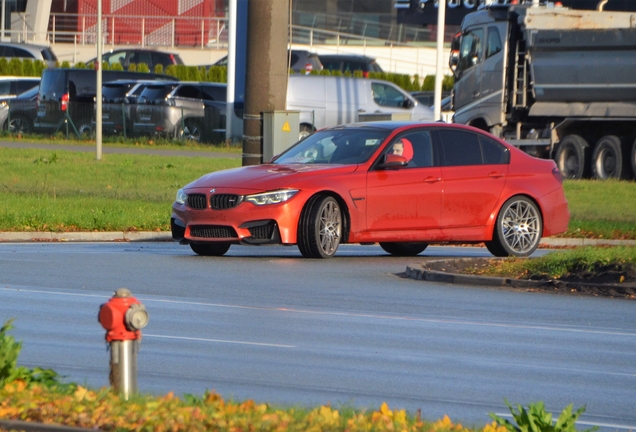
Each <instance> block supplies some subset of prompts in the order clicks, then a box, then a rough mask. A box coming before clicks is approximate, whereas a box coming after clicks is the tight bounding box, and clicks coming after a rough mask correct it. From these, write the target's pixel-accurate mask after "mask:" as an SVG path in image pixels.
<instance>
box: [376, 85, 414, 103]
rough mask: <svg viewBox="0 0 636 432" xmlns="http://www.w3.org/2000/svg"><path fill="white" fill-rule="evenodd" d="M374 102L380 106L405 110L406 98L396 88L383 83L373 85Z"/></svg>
mask: <svg viewBox="0 0 636 432" xmlns="http://www.w3.org/2000/svg"><path fill="white" fill-rule="evenodd" d="M371 92H372V93H373V100H374V101H375V103H377V104H378V105H380V106H385V107H394V108H404V105H405V102H406V96H405V95H403V94H402V93H400V91H399V90H397V89H396V88H394V87H391V86H389V85H386V84H382V83H377V82H374V83H371Z"/></svg>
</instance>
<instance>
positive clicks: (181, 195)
mask: <svg viewBox="0 0 636 432" xmlns="http://www.w3.org/2000/svg"><path fill="white" fill-rule="evenodd" d="M187 200H188V194H186V193H185V192H184V191H183V189H179V190H178V191H177V198H175V201H176V202H177V204H185V202H186V201H187Z"/></svg>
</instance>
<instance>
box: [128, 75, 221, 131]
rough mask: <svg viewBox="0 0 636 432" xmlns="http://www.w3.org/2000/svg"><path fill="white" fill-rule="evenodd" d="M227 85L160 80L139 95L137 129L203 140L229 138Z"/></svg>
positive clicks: (135, 128)
mask: <svg viewBox="0 0 636 432" xmlns="http://www.w3.org/2000/svg"><path fill="white" fill-rule="evenodd" d="M226 101H227V84H223V83H211V82H180V83H157V84H150V85H147V86H146V88H144V90H143V91H142V92H141V94H140V95H139V99H138V101H137V109H136V114H135V123H134V125H133V131H134V133H135V134H136V135H160V136H165V137H169V138H175V139H182V138H185V139H190V140H194V141H200V142H221V141H224V140H225V108H226Z"/></svg>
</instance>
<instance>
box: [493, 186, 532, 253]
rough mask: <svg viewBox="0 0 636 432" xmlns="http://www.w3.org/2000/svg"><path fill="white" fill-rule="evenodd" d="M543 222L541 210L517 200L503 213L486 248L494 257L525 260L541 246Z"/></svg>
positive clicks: (517, 197)
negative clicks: (513, 257)
mask: <svg viewBox="0 0 636 432" xmlns="http://www.w3.org/2000/svg"><path fill="white" fill-rule="evenodd" d="M542 231H543V221H542V219H541V214H540V212H539V209H538V207H537V206H536V204H535V203H534V202H532V201H531V200H530V199H528V198H526V197H523V196H516V197H512V198H510V199H509V200H508V201H506V202H505V203H504V205H503V207H501V210H500V211H499V215H498V216H497V222H496V225H495V230H494V232H493V236H492V240H491V241H488V242H486V247H487V248H488V250H489V251H490V253H492V254H493V255H494V256H498V257H507V256H517V257H525V256H528V255H530V254H532V253H533V252H534V251H535V250H536V249H537V247H538V246H539V241H540V240H541V232H542Z"/></svg>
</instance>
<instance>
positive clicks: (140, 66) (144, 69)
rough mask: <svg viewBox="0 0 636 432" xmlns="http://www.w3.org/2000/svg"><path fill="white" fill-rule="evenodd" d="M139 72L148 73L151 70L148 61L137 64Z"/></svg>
mask: <svg viewBox="0 0 636 432" xmlns="http://www.w3.org/2000/svg"><path fill="white" fill-rule="evenodd" d="M137 72H145V73H148V72H150V68H149V67H148V65H147V64H146V63H139V64H137Z"/></svg>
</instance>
